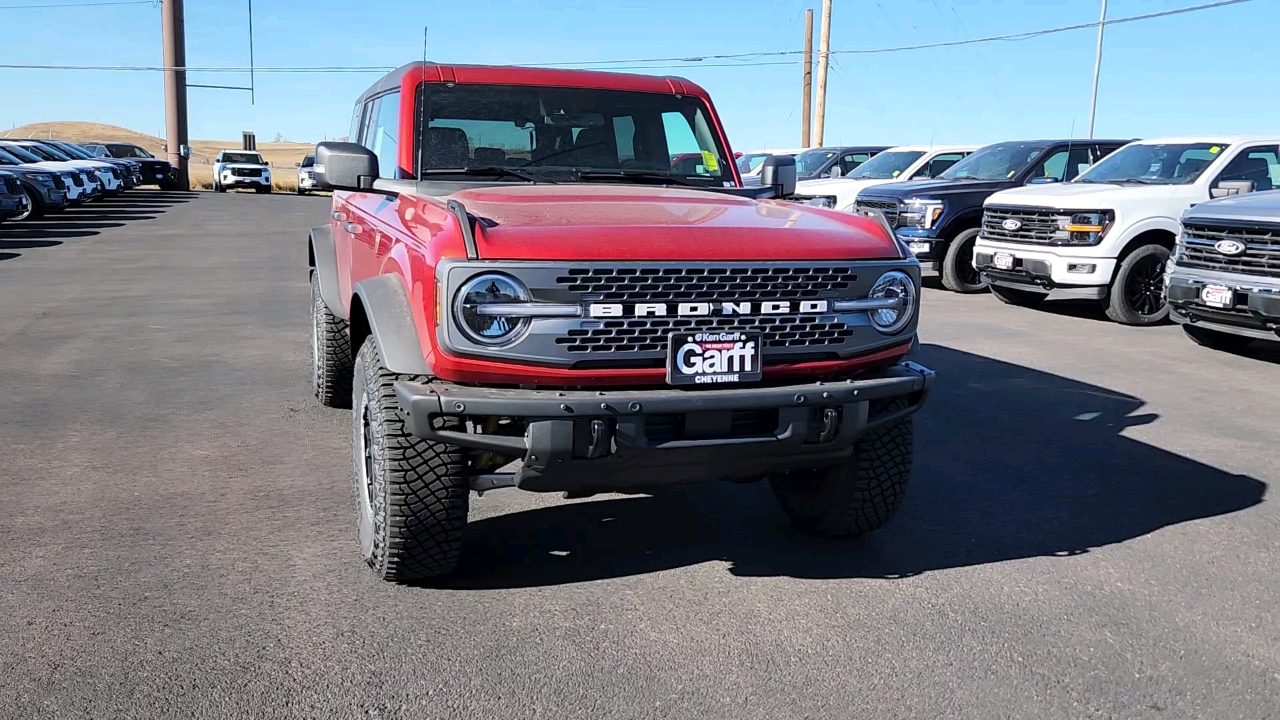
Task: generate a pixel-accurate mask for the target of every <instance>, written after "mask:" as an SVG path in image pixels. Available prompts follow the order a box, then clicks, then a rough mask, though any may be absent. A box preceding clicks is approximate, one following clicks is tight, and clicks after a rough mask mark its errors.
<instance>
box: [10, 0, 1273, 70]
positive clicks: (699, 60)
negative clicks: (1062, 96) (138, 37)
mask: <svg viewBox="0 0 1280 720" xmlns="http://www.w3.org/2000/svg"><path fill="white" fill-rule="evenodd" d="M150 1H151V0H130V1H129V2H128V3H119V4H136V3H140V2H150ZM1247 2H1253V0H1217V1H1216V2H1209V3H1203V4H1200V5H1191V6H1189V7H1182V8H1174V9H1172V10H1162V11H1160V12H1153V13H1144V14H1142V15H1130V16H1128V17H1121V18H1114V19H1109V20H1106V21H1105V22H1103V23H1100V22H1099V21H1097V20H1095V21H1093V22H1086V23H1077V24H1074V25H1063V26H1060V27H1054V28H1046V29H1043V30H1028V31H1024V32H1018V33H1009V34H1006V35H991V36H988V37H981V38H971V39H968V40H948V41H944V42H936V43H925V44H919V45H900V46H896V47H884V48H864V49H853V50H832V51H831V52H830V54H831V55H872V54H879V53H894V52H907V51H911V50H927V49H931V48H942V47H956V46H960V45H975V44H979V43H989V42H1000V41H1016V40H1029V39H1031V38H1037V37H1043V36H1045V35H1054V34H1057V33H1064V32H1069V31H1072V30H1083V29H1086V28H1096V27H1098V26H1099V25H1100V24H1101V25H1121V24H1124V23H1131V22H1138V21H1140V20H1151V19H1154V18H1160V17H1169V16H1171V15H1181V14H1184V13H1189V12H1197V11H1200V10H1210V9H1213V8H1219V7H1226V6H1228V5H1239V4H1242V3H1247ZM44 7H47V6H44ZM0 9H3V7H2V6H0ZM803 53H804V51H803V50H779V51H775V52H754V53H732V54H725V55H700V56H686V57H666V58H634V59H630V60H584V61H579V62H556V63H529V64H525V65H523V67H547V68H551V67H584V66H607V67H609V68H610V69H614V70H663V69H669V68H690V67H761V66H766V65H793V64H795V61H794V60H770V59H766V58H782V57H787V56H791V55H802V54H803ZM707 60H726V61H732V62H724V63H707V62H706V61H707ZM756 60H759V62H756ZM657 63H666V64H657ZM0 69H3V70H106V71H120V72H159V71H164V70H166V69H167V68H165V67H164V66H154V65H36V64H0ZM177 69H178V70H185V71H186V72H213V73H217V72H248V71H249V68H247V67H231V66H210V67H184V68H177ZM393 69H395V68H393V67H390V66H386V65H330V66H317V67H301V66H299V67H265V68H264V67H257V68H254V71H255V72H264V73H375V72H380V73H385V72H389V71H391V70H393Z"/></svg>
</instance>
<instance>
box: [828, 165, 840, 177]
mask: <svg viewBox="0 0 1280 720" xmlns="http://www.w3.org/2000/svg"><path fill="white" fill-rule="evenodd" d="M841 175H844V170H843V169H841V167H840V166H839V165H837V166H835V167H833V168H831V172H828V173H827V177H829V178H838V177H840V176H841Z"/></svg>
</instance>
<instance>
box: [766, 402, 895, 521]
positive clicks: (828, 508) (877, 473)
mask: <svg viewBox="0 0 1280 720" xmlns="http://www.w3.org/2000/svg"><path fill="white" fill-rule="evenodd" d="M905 407H907V401H906V399H905V398H894V399H891V400H878V401H875V402H873V403H872V406H871V415H872V417H873V418H874V417H875V416H876V415H879V414H883V413H889V412H896V411H898V410H901V409H903V408H905ZM913 450H914V442H913V433H912V422H911V417H910V416H908V417H906V418H903V419H902V420H899V421H897V422H895V423H893V424H891V425H887V426H884V427H879V428H876V429H874V430H871V431H870V432H867V433H866V434H865V435H863V436H862V437H861V438H860V439H859V440H858V442H857V444H856V445H855V446H854V453H853V457H852V458H850V460H849V461H848V462H847V463H845V464H844V465H839V466H836V467H833V468H818V469H814V470H801V471H796V472H790V473H786V474H783V475H778V476H774V477H771V478H769V484H770V485H772V486H773V494H774V497H775V498H777V500H778V504H779V505H781V506H782V511H783V512H784V513H786V515H787V517H788V518H789V519H790V520H791V524H792V525H794V526H795V527H796V528H797V529H798V530H800V531H802V532H805V533H808V534H810V535H818V536H821V537H849V536H857V535H865V534H867V533H869V532H872V531H873V530H875V529H877V528H879V527H880V526H882V525H884V524H885V523H886V522H888V521H889V519H890V518H892V517H893V514H894V513H895V512H897V510H898V507H899V506H901V505H902V501H903V500H904V499H905V498H906V493H907V484H908V482H909V481H910V479H911V461H912V452H913Z"/></svg>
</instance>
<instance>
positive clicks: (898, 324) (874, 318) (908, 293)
mask: <svg viewBox="0 0 1280 720" xmlns="http://www.w3.org/2000/svg"><path fill="white" fill-rule="evenodd" d="M867 297H868V298H884V299H889V300H897V301H898V302H897V304H896V307H891V308H881V309H878V310H871V311H869V312H868V313H867V316H868V317H870V318H871V324H872V325H874V326H875V328H876V330H879V331H880V332H882V333H884V334H886V335H892V334H894V333H896V332H899V331H900V330H902V328H904V327H906V326H907V323H910V322H911V316H912V315H913V314H915V311H916V285H915V283H913V282H912V281H911V277H910V276H908V275H907V274H906V273H904V272H901V271H898V270H890V271H889V272H887V273H885V274H883V275H881V276H880V279H879V280H877V281H876V284H875V285H873V286H872V287H871V293H870V294H869V295H867Z"/></svg>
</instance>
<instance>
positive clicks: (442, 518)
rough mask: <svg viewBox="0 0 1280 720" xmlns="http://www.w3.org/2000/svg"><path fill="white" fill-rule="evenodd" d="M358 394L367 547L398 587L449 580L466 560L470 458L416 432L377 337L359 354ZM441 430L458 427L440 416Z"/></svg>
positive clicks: (362, 527) (358, 463)
mask: <svg viewBox="0 0 1280 720" xmlns="http://www.w3.org/2000/svg"><path fill="white" fill-rule="evenodd" d="M355 377H356V382H355V390H354V392H353V393H352V407H353V408H354V410H353V411H352V421H353V422H352V426H353V430H354V442H353V447H354V449H355V453H354V455H355V458H354V459H355V471H356V472H355V477H356V482H355V491H356V502H357V506H358V508H359V533H360V550H361V553H362V554H363V556H364V559H365V562H366V563H368V565H369V567H370V569H372V570H373V572H374V574H375V575H377V576H378V577H379V578H381V579H383V580H388V581H392V582H411V581H414V580H423V579H427V578H432V577H439V576H442V575H447V574H449V573H450V572H452V571H453V569H454V568H455V567H456V566H457V564H458V560H459V558H460V557H461V556H462V533H463V530H464V529H465V528H466V525H467V501H468V500H469V496H470V487H469V486H468V483H467V462H466V453H465V452H464V451H463V450H462V448H459V447H455V446H453V445H445V444H442V443H435V442H430V441H427V440H423V439H421V438H417V437H414V436H413V435H410V434H409V432H408V431H407V430H406V429H405V426H404V420H403V419H402V418H401V416H400V408H399V406H398V404H397V402H396V393H395V389H394V388H393V384H394V383H395V382H396V381H397V380H420V379H422V378H417V377H412V376H404V375H396V374H395V373H392V372H390V371H389V370H387V369H386V368H385V367H384V366H383V364H382V358H381V357H379V355H378V346H377V343H376V342H374V340H373V338H369V339H367V340H365V342H364V345H363V346H362V347H361V348H360V353H359V355H357V356H356V365H355ZM437 422H438V423H440V424H439V425H438V427H451V428H452V427H458V426H459V423H458V421H457V420H452V421H447V419H445V418H441V419H440V420H439V421H437Z"/></svg>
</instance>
